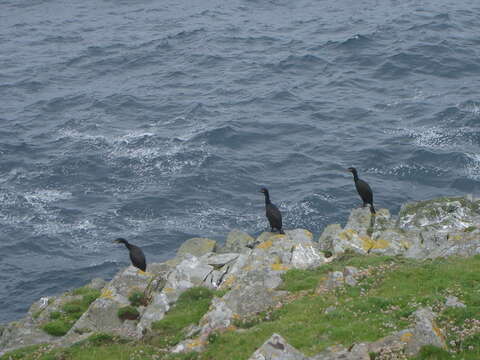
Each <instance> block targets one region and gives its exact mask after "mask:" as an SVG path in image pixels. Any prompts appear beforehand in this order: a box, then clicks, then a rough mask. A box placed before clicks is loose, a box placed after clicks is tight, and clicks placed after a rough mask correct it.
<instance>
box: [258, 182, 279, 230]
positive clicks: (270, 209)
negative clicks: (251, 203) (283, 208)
mask: <svg viewBox="0 0 480 360" xmlns="http://www.w3.org/2000/svg"><path fill="white" fill-rule="evenodd" d="M260 192H262V193H263V194H264V195H265V212H266V215H267V219H268V222H269V223H270V228H271V230H272V232H274V231H275V229H277V230H278V233H279V234H285V233H284V232H283V230H282V214H281V213H280V210H278V208H277V207H276V206H275V205H274V204H272V202H271V201H270V194H269V193H268V190H267V189H266V188H261V189H260Z"/></svg>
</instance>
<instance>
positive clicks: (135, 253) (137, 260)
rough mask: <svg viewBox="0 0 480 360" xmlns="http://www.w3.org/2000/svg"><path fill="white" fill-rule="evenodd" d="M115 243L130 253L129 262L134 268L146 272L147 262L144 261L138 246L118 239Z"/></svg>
mask: <svg viewBox="0 0 480 360" xmlns="http://www.w3.org/2000/svg"><path fill="white" fill-rule="evenodd" d="M115 242H117V243H120V244H124V245H125V246H126V247H127V249H128V251H129V252H130V260H132V265H133V266H135V267H136V268H138V269H140V270H142V271H143V272H145V270H147V261H146V260H145V255H144V254H143V251H142V249H140V248H139V247H138V246H135V245H132V244H130V243H129V242H128V241H127V240H125V239H122V238H118V239H116V240H115Z"/></svg>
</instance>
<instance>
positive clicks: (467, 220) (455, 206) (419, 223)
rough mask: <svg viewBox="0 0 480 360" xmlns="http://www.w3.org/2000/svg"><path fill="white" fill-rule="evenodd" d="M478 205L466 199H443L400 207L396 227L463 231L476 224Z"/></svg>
mask: <svg viewBox="0 0 480 360" xmlns="http://www.w3.org/2000/svg"><path fill="white" fill-rule="evenodd" d="M479 215H480V213H479V203H478V202H473V201H471V200H470V199H468V197H450V198H448V197H445V198H439V199H433V200H427V201H419V202H415V203H407V204H404V205H403V206H402V208H401V209H400V213H399V218H398V226H399V227H400V228H402V229H407V230H411V229H420V228H422V229H424V230H435V231H443V232H446V231H452V230H463V229H465V228H467V227H468V226H469V225H472V223H477V221H478V216H479Z"/></svg>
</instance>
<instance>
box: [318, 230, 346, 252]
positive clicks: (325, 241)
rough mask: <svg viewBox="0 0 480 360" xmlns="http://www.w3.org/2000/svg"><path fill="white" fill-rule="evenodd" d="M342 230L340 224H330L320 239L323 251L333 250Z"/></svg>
mask: <svg viewBox="0 0 480 360" xmlns="http://www.w3.org/2000/svg"><path fill="white" fill-rule="evenodd" d="M342 231H343V229H342V227H341V226H340V224H331V225H328V226H327V227H326V228H325V230H323V233H322V235H320V238H319V239H318V244H319V246H320V249H321V250H322V251H333V243H334V242H335V241H336V239H337V238H338V235H339V234H340V233H341V232H342Z"/></svg>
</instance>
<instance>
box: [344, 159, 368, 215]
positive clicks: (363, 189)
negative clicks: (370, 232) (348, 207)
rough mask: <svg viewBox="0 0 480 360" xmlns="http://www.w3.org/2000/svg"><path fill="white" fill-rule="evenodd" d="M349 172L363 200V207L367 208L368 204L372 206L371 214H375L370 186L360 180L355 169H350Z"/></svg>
mask: <svg viewBox="0 0 480 360" xmlns="http://www.w3.org/2000/svg"><path fill="white" fill-rule="evenodd" d="M347 171H349V172H351V173H352V174H353V181H355V187H356V188H357V191H358V195H360V197H361V198H362V201H363V207H365V205H367V204H368V205H370V212H371V213H372V214H375V208H374V207H373V193H372V189H371V188H370V185H368V184H367V183H366V182H365V181H363V180H362V179H359V178H358V173H357V169H355V168H354V167H349V168H348V169H347Z"/></svg>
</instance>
